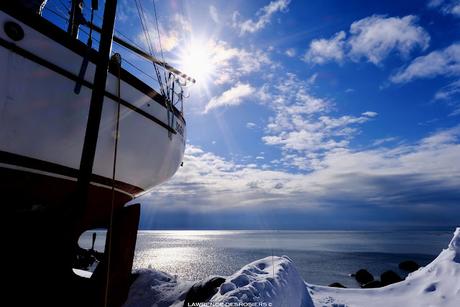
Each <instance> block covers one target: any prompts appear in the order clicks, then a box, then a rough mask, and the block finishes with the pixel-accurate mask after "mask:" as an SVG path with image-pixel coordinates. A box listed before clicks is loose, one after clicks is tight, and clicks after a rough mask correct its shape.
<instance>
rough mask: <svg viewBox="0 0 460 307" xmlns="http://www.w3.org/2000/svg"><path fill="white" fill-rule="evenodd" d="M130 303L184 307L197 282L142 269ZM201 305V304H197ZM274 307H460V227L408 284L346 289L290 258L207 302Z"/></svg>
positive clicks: (256, 269)
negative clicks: (312, 280)
mask: <svg viewBox="0 0 460 307" xmlns="http://www.w3.org/2000/svg"><path fill="white" fill-rule="evenodd" d="M138 274H139V277H138V278H137V279H136V281H135V282H134V283H133V285H132V287H131V290H130V293H129V297H128V300H127V302H126V304H125V306H140V307H142V306H159V307H160V306H175V307H178V306H183V305H184V299H185V296H186V294H187V292H188V290H189V289H190V287H191V286H192V285H193V284H194V283H193V282H188V281H180V280H178V279H177V277H175V276H171V275H169V274H166V273H162V272H158V271H155V270H151V269H149V270H141V271H138ZM194 306H198V305H194ZM200 306H254V307H255V306H273V307H284V306H285V307H297V306H299V307H368V306H372V307H384V306H385V307H393V306H395V307H396V306H405V307H425V306H426V307H435V306H439V307H441V306H442V307H458V306H460V228H457V229H456V231H455V234H454V237H453V239H452V241H451V242H450V244H449V246H448V248H447V249H444V250H443V251H442V252H441V253H440V254H439V256H438V257H437V258H436V259H435V260H433V262H431V263H430V264H429V265H427V266H426V267H422V268H420V269H419V270H417V271H415V272H413V273H411V274H409V276H408V277H407V278H406V279H405V280H404V281H402V282H399V283H396V284H392V285H389V286H386V287H383V288H377V289H351V288H350V289H342V288H331V287H324V286H317V285H311V284H308V283H305V282H304V281H303V280H302V278H301V276H300V274H299V273H298V271H297V269H296V268H295V265H294V263H293V261H292V260H290V259H289V258H288V257H287V256H282V257H267V258H264V259H261V260H257V261H255V262H252V263H250V264H248V265H246V266H244V267H243V268H242V269H240V270H239V271H238V272H236V273H235V274H233V275H231V276H228V277H226V278H225V282H224V283H223V284H222V285H221V286H220V287H219V289H218V291H217V293H216V294H215V295H214V296H212V297H211V299H210V300H209V302H208V303H207V305H200Z"/></svg>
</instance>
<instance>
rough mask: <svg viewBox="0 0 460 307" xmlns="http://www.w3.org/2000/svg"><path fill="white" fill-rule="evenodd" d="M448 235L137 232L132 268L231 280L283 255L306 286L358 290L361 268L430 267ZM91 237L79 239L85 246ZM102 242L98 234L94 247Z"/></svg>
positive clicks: (373, 270)
mask: <svg viewBox="0 0 460 307" xmlns="http://www.w3.org/2000/svg"><path fill="white" fill-rule="evenodd" d="M452 234H453V230H451V231H139V234H138V238H137V244H136V254H135V260H134V269H141V268H153V269H157V270H161V271H164V272H167V273H169V274H173V275H177V276H178V277H180V278H182V279H186V280H199V279H202V278H205V277H207V276H210V275H224V276H225V275H230V274H233V273H234V272H236V271H237V270H239V269H240V268H241V267H242V266H244V265H245V264H248V263H250V262H252V261H254V260H257V259H260V258H263V257H267V256H272V255H275V256H281V255H287V256H288V257H289V258H291V259H292V260H293V261H294V263H295V265H296V267H297V269H298V270H299V272H300V274H301V275H302V276H303V278H304V279H305V281H307V282H308V283H313V284H319V285H328V284H330V283H333V282H340V283H342V284H344V285H345V286H347V287H358V285H357V283H356V282H355V281H354V279H353V278H351V277H349V274H350V273H353V272H356V271H357V270H359V269H361V268H366V269H367V270H369V271H370V272H371V273H372V274H373V275H374V276H375V277H377V278H378V276H379V275H380V274H381V273H382V272H384V271H386V270H394V271H395V272H397V273H399V274H400V275H401V276H404V272H402V271H400V270H399V269H398V263H399V262H401V261H404V260H415V261H417V262H418V263H419V264H421V265H426V264H427V263H429V262H431V261H432V260H433V259H434V258H435V257H436V256H437V255H438V254H439V252H440V251H441V250H442V249H443V248H446V247H447V245H448V243H449V241H450V239H451V238H452ZM90 236H91V233H87V235H85V236H83V237H82V238H81V240H80V245H81V246H82V247H86V248H88V247H89V246H90V243H89V242H90ZM103 243H104V235H99V236H98V238H97V241H96V248H98V247H99V248H98V249H100V248H101V246H103Z"/></svg>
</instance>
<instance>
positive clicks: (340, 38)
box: [304, 31, 346, 64]
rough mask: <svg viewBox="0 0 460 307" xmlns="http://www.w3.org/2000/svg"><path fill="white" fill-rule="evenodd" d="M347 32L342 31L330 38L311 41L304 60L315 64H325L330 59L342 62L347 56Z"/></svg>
mask: <svg viewBox="0 0 460 307" xmlns="http://www.w3.org/2000/svg"><path fill="white" fill-rule="evenodd" d="M345 36H346V34H345V32H344V31H340V32H338V33H336V34H335V35H334V36H333V37H332V38H330V39H324V38H322V39H315V40H313V41H312V42H311V43H310V47H309V49H308V51H307V52H306V53H305V56H304V60H305V61H306V62H309V63H314V64H324V63H326V62H330V61H336V62H339V63H340V62H342V61H343V58H344V56H345V54H344V45H345Z"/></svg>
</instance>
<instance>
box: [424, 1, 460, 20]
mask: <svg viewBox="0 0 460 307" xmlns="http://www.w3.org/2000/svg"><path fill="white" fill-rule="evenodd" d="M428 7H429V8H435V9H438V10H439V11H440V12H441V13H442V14H444V15H453V16H455V17H460V1H459V0H431V1H429V2H428Z"/></svg>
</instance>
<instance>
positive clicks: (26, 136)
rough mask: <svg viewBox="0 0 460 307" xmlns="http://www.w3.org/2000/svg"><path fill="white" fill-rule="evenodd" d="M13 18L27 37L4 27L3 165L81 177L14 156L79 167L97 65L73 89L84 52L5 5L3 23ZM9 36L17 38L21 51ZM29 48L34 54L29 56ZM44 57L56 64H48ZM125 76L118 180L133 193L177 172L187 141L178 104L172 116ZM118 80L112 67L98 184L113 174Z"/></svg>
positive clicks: (0, 53) (0, 88)
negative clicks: (8, 11)
mask: <svg viewBox="0 0 460 307" xmlns="http://www.w3.org/2000/svg"><path fill="white" fill-rule="evenodd" d="M7 21H13V22H15V23H17V24H18V25H20V26H21V27H22V29H23V30H24V34H25V35H24V39H22V40H20V41H13V40H12V39H11V38H10V37H8V35H7V34H6V33H5V31H4V29H1V30H0V39H2V42H3V43H4V44H2V46H0V67H2V69H1V70H0V151H1V152H2V153H3V154H5V155H10V157H9V159H6V160H5V159H0V167H2V168H9V169H16V170H18V169H20V170H22V171H28V172H34V173H46V175H47V176H53V177H56V178H62V177H64V178H65V179H66V180H71V181H76V180H77V178H76V177H74V176H72V175H71V174H70V173H65V174H63V173H60V172H59V171H57V169H58V168H56V169H53V168H50V169H40V168H36V166H35V165H36V164H30V165H27V164H24V163H14V160H15V159H14V157H15V156H17V157H27V158H31V159H34V160H36V161H43V162H44V163H43V164H44V165H47V164H54V165H58V166H62V167H64V168H69V169H73V170H78V168H79V165H80V160H81V154H82V148H83V142H84V136H85V129H86V124H87V120H88V112H89V106H90V98H91V85H92V83H93V79H94V72H95V64H94V63H93V62H91V61H90V62H89V65H88V68H87V71H86V74H85V78H84V79H85V81H86V82H85V83H84V84H83V86H82V89H81V91H80V93H79V94H75V93H74V88H75V85H76V80H75V76H78V74H79V71H80V66H81V63H82V61H83V55H82V54H79V53H78V52H75V51H74V50H70V49H69V48H67V47H66V46H64V45H62V44H60V43H58V42H56V41H55V40H53V39H51V38H50V37H48V36H47V35H45V34H44V33H40V32H39V31H37V30H35V29H33V28H31V27H29V26H28V25H26V24H25V23H23V22H21V21H19V20H17V19H15V18H13V17H11V16H10V15H8V14H6V13H4V12H1V11H0V24H1V25H3V24H5V22H7ZM5 42H7V43H8V44H14V48H17V49H20V50H21V52H22V54H21V52H19V53H18V52H17V50H16V49H11V48H10V45H5V44H6V43H5ZM29 53H30V54H32V55H34V57H31V56H28V54H29ZM36 58H38V59H39V60H37V59H36ZM43 61H44V62H47V63H51V64H52V65H54V66H56V67H57V68H58V69H50V67H47V65H43ZM51 68H53V67H51ZM126 75H127V73H126V72H125V74H123V75H122V78H121V79H122V80H121V96H120V98H121V100H122V101H123V104H122V105H121V116H120V122H119V125H120V128H119V140H118V152H117V157H118V158H117V163H116V180H117V182H118V183H119V184H118V186H117V189H118V190H119V191H120V192H122V193H126V194H129V195H131V196H133V197H135V196H138V195H140V194H141V193H143V192H145V191H147V190H148V189H150V188H152V187H154V186H156V185H158V184H160V183H162V182H164V181H166V180H168V179H169V178H170V177H171V176H173V175H174V173H175V172H176V171H177V169H178V167H179V165H180V164H181V162H182V158H183V153H184V148H185V122H184V120H183V118H182V116H180V114H177V110H175V111H176V112H175V114H174V120H171V118H172V117H173V112H171V111H169V110H168V108H166V107H165V106H164V105H162V104H161V103H159V102H157V101H156V100H155V99H152V93H153V95H155V92H153V91H152V93H151V94H150V95H147V94H146V92H145V89H142V88H141V89H140V88H138V87H136V86H134V85H135V84H134V85H133V84H132V83H133V82H131V81H130V80H129V79H128V78H125V77H124V76H126ZM69 76H70V77H69ZM72 76H74V78H72ZM118 81H119V80H118V77H117V76H115V75H113V74H112V73H109V75H108V80H107V85H106V91H107V94H106V97H105V99H104V105H103V111H102V119H101V124H100V130H99V137H98V141H97V150H96V156H95V161H94V167H93V174H94V175H95V176H94V178H99V179H101V178H102V179H101V180H100V182H98V181H97V180H94V181H93V182H92V184H93V185H96V186H105V185H107V184H106V183H107V182H108V181H107V180H108V179H111V177H112V168H113V157H114V144H115V127H116V122H117V120H116V119H117V116H116V114H117V112H116V110H117V105H118V103H117V102H116V100H118V97H117V87H118ZM137 82H138V83H139V82H140V81H139V80H137ZM144 87H145V85H144ZM168 117H169V121H168ZM167 128H169V129H167ZM174 132H177V133H174ZM18 161H19V160H18ZM19 162H20V161H19Z"/></svg>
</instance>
